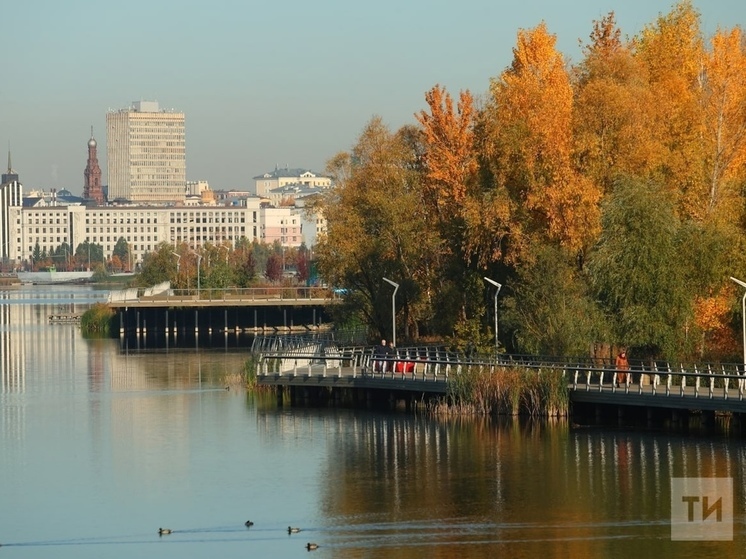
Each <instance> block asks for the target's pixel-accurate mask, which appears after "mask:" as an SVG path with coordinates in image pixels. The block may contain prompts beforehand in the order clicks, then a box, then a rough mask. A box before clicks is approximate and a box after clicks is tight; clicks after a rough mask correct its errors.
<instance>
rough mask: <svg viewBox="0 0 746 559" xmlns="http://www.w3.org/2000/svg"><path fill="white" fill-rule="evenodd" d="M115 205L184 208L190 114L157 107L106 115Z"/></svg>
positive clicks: (145, 104)
mask: <svg viewBox="0 0 746 559" xmlns="http://www.w3.org/2000/svg"><path fill="white" fill-rule="evenodd" d="M106 141H107V146H106V148H107V149H106V153H107V167H108V175H109V177H108V179H109V185H108V187H109V189H108V198H109V201H116V200H127V201H130V202H135V203H173V202H183V201H184V195H185V189H186V135H185V127H184V113H178V112H173V111H166V110H161V109H160V107H159V105H158V102H157V101H135V102H134V103H133V104H132V107H129V108H127V109H120V110H118V111H112V112H109V113H108V114H107V115H106Z"/></svg>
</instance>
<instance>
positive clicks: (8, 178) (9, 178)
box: [0, 150, 23, 271]
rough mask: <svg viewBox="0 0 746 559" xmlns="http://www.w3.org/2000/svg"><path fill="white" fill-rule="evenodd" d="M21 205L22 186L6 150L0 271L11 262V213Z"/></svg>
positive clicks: (0, 193) (0, 188) (0, 191)
mask: <svg viewBox="0 0 746 559" xmlns="http://www.w3.org/2000/svg"><path fill="white" fill-rule="evenodd" d="M22 205H23V186H22V185H21V182H20V181H19V180H18V173H16V172H15V171H14V170H13V168H12V167H11V165H10V150H8V171H7V172H6V173H3V174H2V176H0V259H2V271H6V267H8V266H10V263H11V262H13V255H12V253H13V235H12V232H11V231H12V226H11V225H12V221H13V218H12V215H11V214H12V213H13V209H14V208H19V207H21V206H22Z"/></svg>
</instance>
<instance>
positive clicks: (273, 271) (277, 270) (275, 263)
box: [264, 252, 283, 282]
mask: <svg viewBox="0 0 746 559" xmlns="http://www.w3.org/2000/svg"><path fill="white" fill-rule="evenodd" d="M282 264H283V262H282V255H281V254H277V253H276V252H272V253H270V255H269V256H268V257H267V266H266V269H265V272H264V275H265V276H267V279H268V280H269V281H273V282H278V281H280V280H282V274H283V269H282Z"/></svg>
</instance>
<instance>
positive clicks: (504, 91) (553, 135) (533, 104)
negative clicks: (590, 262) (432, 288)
mask: <svg viewBox="0 0 746 559" xmlns="http://www.w3.org/2000/svg"><path fill="white" fill-rule="evenodd" d="M555 44H556V37H555V36H554V35H552V34H550V33H549V32H548V31H547V28H546V25H545V24H544V23H542V24H540V25H539V26H538V27H536V28H535V29H532V30H528V31H526V30H521V31H520V32H519V33H518V43H517V46H516V47H515V48H514V49H513V54H514V58H513V63H512V65H511V67H510V68H508V69H507V70H505V71H504V72H503V73H502V75H501V76H500V78H499V79H498V80H493V82H492V83H491V86H490V90H491V93H492V106H491V114H492V118H491V120H492V122H491V126H490V130H489V136H490V140H489V144H488V153H487V155H488V157H489V158H490V160H491V163H492V170H493V172H494V175H495V180H496V183H497V187H498V188H506V189H507V190H508V191H509V192H510V196H511V197H512V198H513V200H515V201H516V202H519V203H520V204H521V206H522V209H523V211H522V216H521V217H520V218H519V219H521V220H522V221H523V223H524V226H523V227H524V229H525V230H526V231H527V232H528V233H529V234H530V235H532V236H537V235H538V238H539V240H542V239H545V240H549V241H553V242H557V243H558V244H560V245H562V246H564V247H566V248H567V249H569V250H570V251H573V252H575V251H582V250H584V249H585V248H587V247H588V245H589V244H590V243H591V242H592V241H593V240H594V239H595V238H596V236H597V235H598V232H599V230H600V229H599V216H600V210H599V205H598V204H599V200H600V194H601V193H600V189H599V188H598V186H597V185H596V184H594V183H593V181H591V180H590V179H589V178H588V177H586V176H583V175H581V174H579V173H577V172H576V171H575V170H574V169H573V167H572V159H571V155H572V145H573V141H572V140H573V136H572V111H573V92H572V88H571V85H570V78H569V74H568V72H567V70H566V68H565V61H564V58H563V57H562V55H561V54H560V53H558V52H557V51H556V49H555Z"/></svg>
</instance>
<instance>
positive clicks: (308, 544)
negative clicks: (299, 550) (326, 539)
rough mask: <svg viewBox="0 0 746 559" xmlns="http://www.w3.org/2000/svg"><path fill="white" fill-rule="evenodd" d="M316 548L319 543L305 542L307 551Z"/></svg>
mask: <svg viewBox="0 0 746 559" xmlns="http://www.w3.org/2000/svg"><path fill="white" fill-rule="evenodd" d="M318 548H319V544H317V543H313V542H308V543H307V544H306V549H307V550H308V551H313V550H314V549H318Z"/></svg>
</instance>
